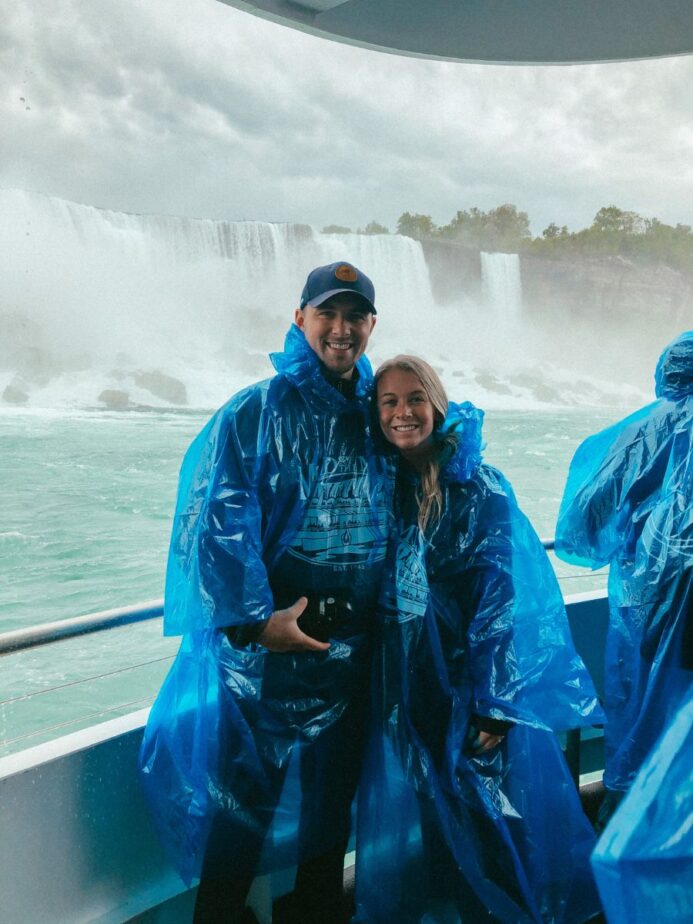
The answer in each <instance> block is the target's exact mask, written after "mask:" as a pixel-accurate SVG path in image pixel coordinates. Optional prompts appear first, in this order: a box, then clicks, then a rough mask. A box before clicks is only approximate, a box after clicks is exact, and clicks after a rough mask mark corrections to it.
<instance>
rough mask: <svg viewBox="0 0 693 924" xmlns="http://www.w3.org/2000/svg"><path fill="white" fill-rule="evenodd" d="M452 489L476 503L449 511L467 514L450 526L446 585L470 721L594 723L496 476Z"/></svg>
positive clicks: (520, 525) (575, 665)
mask: <svg viewBox="0 0 693 924" xmlns="http://www.w3.org/2000/svg"><path fill="white" fill-rule="evenodd" d="M461 490H462V491H463V492H464V493H467V494H468V495H470V496H471V497H475V498H477V500H476V501H472V500H471V497H470V498H468V499H467V501H466V503H463V504H459V503H458V504H457V506H458V507H460V508H461V510H462V511H464V519H465V520H466V518H467V517H468V516H469V513H470V512H471V513H472V514H473V515H472V516H471V517H470V518H469V520H466V522H464V523H463V522H459V521H458V523H457V524H456V529H457V530H458V531H459V532H458V533H457V534H458V540H457V541H458V545H461V547H463V548H464V553H463V554H461V555H460V556H459V557H458V558H457V559H456V570H457V576H456V579H455V582H454V586H455V595H456V598H457V603H458V605H459V607H460V611H461V612H462V614H463V617H464V618H463V619H462V620H461V621H460V623H459V625H460V628H461V630H464V629H465V628H466V638H463V639H462V638H461V639H460V646H461V650H464V647H466V646H468V664H469V669H470V672H471V676H472V680H473V698H474V712H475V713H476V714H478V715H480V716H488V717H490V718H494V719H502V720H506V721H511V722H514V723H522V724H526V725H530V726H533V727H535V728H547V729H553V730H558V729H565V728H572V727H576V726H579V725H588V724H594V723H595V722H599V721H601V720H602V713H601V709H600V707H599V705H598V701H597V697H596V693H595V690H594V686H593V684H592V681H591V679H590V677H589V674H588V673H587V671H586V669H585V666H584V664H583V662H582V659H581V658H580V657H579V655H578V654H577V653H576V651H575V648H574V645H573V641H572V637H571V634H570V628H569V625H568V619H567V615H566V612H565V606H564V604H563V599H562V596H561V592H560V588H559V586H558V582H557V580H556V577H555V575H554V572H553V569H552V568H551V565H550V562H549V560H548V558H547V555H546V552H545V551H544V548H543V547H542V544H541V541H540V539H539V538H538V536H537V534H536V533H535V531H534V529H533V528H532V525H531V523H530V522H529V520H528V519H527V517H526V516H525V515H524V514H523V513H522V511H521V510H520V509H519V507H518V506H517V503H516V501H515V496H514V494H513V491H512V488H511V487H510V485H509V484H508V482H507V481H506V479H505V478H504V477H503V476H502V475H501V474H500V472H497V471H496V470H494V469H492V468H490V467H489V466H482V467H481V468H480V470H479V472H478V473H477V475H476V476H475V479H474V481H473V482H472V483H471V484H470V485H469V486H468V487H467V488H466V489H465V488H461ZM451 497H454V494H452V495H451ZM465 531H466V535H465ZM446 583H448V584H449V582H446ZM438 609H439V612H440V611H441V610H440V608H438Z"/></svg>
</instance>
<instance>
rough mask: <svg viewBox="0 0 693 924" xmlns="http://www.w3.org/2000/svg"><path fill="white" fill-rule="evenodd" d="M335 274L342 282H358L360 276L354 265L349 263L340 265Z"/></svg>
mask: <svg viewBox="0 0 693 924" xmlns="http://www.w3.org/2000/svg"><path fill="white" fill-rule="evenodd" d="M334 274H335V276H336V277H337V279H339V281H340V282H356V280H357V279H358V278H359V277H358V273H357V272H356V270H355V269H354V267H353V266H349V265H348V264H347V263H342V264H341V265H340V266H338V267H337V269H336V270H335V271H334Z"/></svg>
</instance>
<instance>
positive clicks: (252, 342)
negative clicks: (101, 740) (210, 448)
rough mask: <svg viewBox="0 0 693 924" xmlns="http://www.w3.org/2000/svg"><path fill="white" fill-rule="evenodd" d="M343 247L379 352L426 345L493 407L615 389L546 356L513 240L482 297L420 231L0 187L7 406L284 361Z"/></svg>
mask: <svg viewBox="0 0 693 924" xmlns="http://www.w3.org/2000/svg"><path fill="white" fill-rule="evenodd" d="M337 260H349V261H351V262H353V263H355V264H356V265H357V266H360V267H361V268H362V269H363V270H364V271H366V272H367V273H368V274H369V275H370V276H371V277H372V279H373V281H374V283H375V287H376V293H377V294H376V301H377V305H378V324H377V328H376V331H375V333H374V336H373V337H372V339H371V342H370V344H369V355H370V356H371V359H372V360H373V361H374V362H375V363H376V364H377V363H378V362H379V361H381V360H382V359H385V358H386V357H389V356H393V355H394V354H395V353H415V354H417V355H419V356H423V357H425V358H426V359H428V360H429V361H430V362H431V363H432V364H433V365H434V366H436V368H438V369H439V371H440V372H441V373H442V375H443V380H444V381H445V382H446V384H447V385H448V387H449V389H450V394H451V396H452V397H454V398H456V399H458V400H464V399H469V400H472V401H475V402H477V403H479V404H481V406H484V407H487V408H488V407H492V406H497V407H533V406H536V405H545V404H546V403H550V404H560V403H563V402H566V403H569V404H573V403H578V404H579V403H595V402H596V401H599V400H603V397H602V396H603V395H605V394H607V393H610V392H612V387H611V386H610V385H609V384H608V383H606V386H605V385H604V383H600V382H598V381H596V380H595V382H594V387H593V385H592V384H590V383H589V382H583V383H581V384H580V385H579V387H577V388H576V387H575V383H574V378H575V377H574V374H573V372H571V371H569V370H567V369H564V368H562V362H561V367H559V368H556V366H555V364H554V365H553V366H551V367H548V366H547V365H546V364H545V361H544V359H545V355H546V350H542V346H541V344H542V340H541V334H542V332H541V329H540V328H537V327H536V326H535V327H532V324H531V320H530V318H525V317H521V310H522V292H521V282H520V267H519V258H518V256H517V254H503V253H495V254H487V253H482V254H481V269H482V293H483V303H482V304H481V305H479V304H476V303H475V302H474V301H473V300H472V299H470V298H469V297H465V293H463V292H460V293H459V298H458V299H457V300H456V301H453V302H452V303H450V304H446V305H441V304H437V303H435V301H434V298H433V294H432V291H431V283H430V279H429V272H428V267H427V264H426V260H425V258H424V253H423V250H422V247H421V244H420V243H419V242H418V241H414V240H412V239H411V238H408V237H401V236H399V235H395V234H382V235H364V234H321V233H318V232H316V231H314V230H313V229H312V228H311V227H309V226H308V225H301V224H270V223H266V222H256V221H240V222H229V221H215V220H209V219H193V218H177V217H172V216H163V215H129V214H125V213H122V212H114V211H107V210H104V209H97V208H93V207H91V206H87V205H78V204H76V203H73V202H66V201H64V200H61V199H55V198H50V197H47V196H42V195H39V194H35V193H28V192H23V191H20V190H0V407H2V408H10V407H12V406H19V407H24V406H28V407H32V406H33V407H61V408H65V407H90V408H96V407H102V408H103V407H105V406H109V407H114V408H116V407H133V406H138V405H139V406H143V405H144V406H148V405H157V406H160V407H161V406H164V407H166V406H171V405H183V404H186V403H187V405H188V406H189V407H193V408H213V407H217V406H219V405H220V404H222V403H223V402H224V401H225V400H226V399H227V397H228V396H229V395H231V394H233V393H234V392H235V391H237V390H238V389H239V388H240V387H242V386H244V385H247V384H249V383H250V382H252V381H255V380H257V379H260V378H264V377H266V376H268V375H271V374H272V369H271V366H270V364H269V362H268V360H267V353H268V352H269V351H271V350H276V349H279V348H281V345H282V341H283V335H284V332H285V331H286V330H287V328H288V326H289V323H290V322H291V319H292V318H293V312H294V309H295V307H296V305H297V303H298V298H299V294H300V292H301V289H302V287H303V284H304V281H305V277H306V274H307V273H308V272H309V270H311V269H312V268H313V267H315V266H318V265H321V264H324V263H330V262H333V261H337ZM520 321H521V323H520ZM533 357H534V358H533ZM551 358H552V360H553V358H554V351H553V350H552V351H551ZM559 359H561V358H560V357H559ZM547 382H548V383H550V387H547ZM104 395H108V396H109V397H108V399H107V400H106V399H104ZM607 400H610V401H612V400H613V398H611V397H609V398H607ZM626 400H631V399H630V398H627V399H626ZM109 402H110V403H109ZM118 402H120V403H118Z"/></svg>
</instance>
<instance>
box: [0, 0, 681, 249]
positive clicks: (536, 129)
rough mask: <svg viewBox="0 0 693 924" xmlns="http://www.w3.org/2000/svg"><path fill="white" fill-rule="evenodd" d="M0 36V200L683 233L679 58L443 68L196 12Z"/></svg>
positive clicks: (48, 7) (40, 26)
mask: <svg viewBox="0 0 693 924" xmlns="http://www.w3.org/2000/svg"><path fill="white" fill-rule="evenodd" d="M4 7H5V8H4V10H3V12H2V21H1V22H0V78H1V80H0V87H1V89H0V126H1V127H0V132H1V135H0V186H5V187H7V186H10V187H20V188H25V189H32V190H36V191H39V192H44V193H48V194H50V195H55V196H60V197H63V198H67V199H73V200H76V201H79V202H86V203H90V204H93V205H98V206H103V207H107V208H113V209H119V210H124V211H132V212H161V213H167V214H180V215H191V216H199V217H216V218H229V219H241V218H252V219H264V220H281V221H284V220H289V221H303V222H309V223H311V224H313V225H315V226H316V227H318V228H320V227H322V226H323V225H326V224H332V223H337V224H345V225H348V226H350V227H357V226H363V225H365V224H366V223H367V222H368V221H370V220H377V221H379V222H381V223H383V224H385V225H387V226H389V227H390V228H394V226H395V224H396V220H397V217H398V216H399V215H400V214H401V213H402V212H403V211H412V212H423V213H426V214H430V215H432V217H433V219H434V220H435V221H436V222H437V223H439V224H443V223H446V222H447V221H448V220H449V219H450V218H451V217H452V215H454V213H455V212H456V211H457V210H458V209H466V208H470V207H471V206H475V205H476V206H479V207H480V208H482V209H489V208H493V207H494V206H496V205H500V204H502V203H504V202H512V203H515V204H516V205H517V206H518V207H519V208H521V209H524V210H525V211H527V212H528V213H529V216H530V219H531V222H532V230H533V231H534V233H536V234H539V233H540V232H541V230H542V229H543V228H544V227H545V226H546V225H547V224H548V223H549V222H550V221H555V222H557V223H559V224H568V226H569V227H570V228H571V229H578V228H581V227H585V226H586V225H588V224H590V223H591V220H592V218H593V217H594V214H595V212H596V211H597V209H598V208H600V206H602V205H609V204H615V205H618V206H620V207H621V208H624V209H632V210H634V211H636V212H639V213H641V214H643V215H647V216H657V217H659V218H660V219H662V220H663V221H666V222H668V223H673V224H675V223H676V222H683V223H686V224H693V90H692V88H693V57H685V58H672V59H663V60H653V61H644V62H643V61H640V62H632V63H628V64H603V65H589V66H574V67H499V66H486V65H469V64H449V63H441V62H435V61H423V60H418V59H411V58H404V57H398V56H394V55H385V54H380V53H377V52H373V51H366V50H362V49H358V48H353V47H348V46H345V45H339V44H337V43H334V42H329V41H326V40H324V39H319V38H315V37H312V36H307V35H303V34H301V33H299V32H295V31H293V30H290V29H286V28H284V27H282V26H278V25H275V24H272V23H269V22H266V21H264V20H261V19H257V18H255V17H253V16H250V15H248V14H247V13H242V12H239V11H237V10H235V9H232V8H230V7H228V6H226V5H224V4H221V3H217V2H216V0H154V2H152V0H149V2H145V0H86V2H85V0H28V2H24V3H6V4H4Z"/></svg>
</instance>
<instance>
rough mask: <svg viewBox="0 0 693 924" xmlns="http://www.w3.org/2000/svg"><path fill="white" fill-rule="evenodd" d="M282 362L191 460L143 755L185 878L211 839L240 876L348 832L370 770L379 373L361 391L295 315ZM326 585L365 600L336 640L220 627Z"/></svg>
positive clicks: (381, 547)
mask: <svg viewBox="0 0 693 924" xmlns="http://www.w3.org/2000/svg"><path fill="white" fill-rule="evenodd" d="M272 361H273V363H274V366H275V368H276V369H277V373H278V374H277V375H276V376H275V377H274V378H273V379H271V380H268V381H265V382H262V383H260V384H258V385H254V386H252V387H250V388H247V389H245V390H244V391H242V392H240V393H239V394H238V395H236V396H235V397H234V398H232V399H231V401H230V402H229V403H228V404H227V405H226V406H225V407H223V408H222V409H221V410H220V411H219V412H217V414H215V416H214V417H213V418H212V420H211V421H210V422H209V423H208V425H207V426H206V427H205V428H204V430H203V431H202V432H201V433H200V435H199V436H198V437H197V439H196V440H195V441H194V442H193V444H192V445H191V447H190V449H189V450H188V453H187V455H186V457H185V460H184V463H183V467H182V470H181V478H180V491H179V497H178V504H177V508H176V513H175V519H174V525H173V535H172V539H171V548H170V555H169V562H168V569H167V575H166V595H165V614H164V628H165V632H166V633H167V634H176V633H185V635H184V638H183V641H182V645H181V648H180V651H179V653H178V656H177V658H176V660H175V662H174V664H173V665H172V667H171V670H170V672H169V674H168V676H167V678H166V680H165V681H164V684H163V686H162V689H161V691H160V693H159V696H158V698H157V700H156V702H155V703H154V706H153V707H152V711H151V715H150V718H149V722H148V725H147V729H146V732H145V736H144V741H143V745H142V751H141V755H140V760H141V770H142V777H143V781H144V786H145V790H146V794H147V797H148V802H149V804H150V807H151V810H152V812H153V816H154V819H155V822H156V824H157V827H158V829H159V831H160V833H161V836H162V839H163V841H164V844H165V846H166V847H167V848H168V850H169V853H170V855H171V857H172V859H173V861H174V862H175V864H176V865H177V867H178V869H179V870H180V872H181V874H182V876H183V877H184V878H185V879H186V880H187V881H190V879H191V878H193V877H195V876H197V875H199V872H200V868H201V862H202V859H203V856H204V855H205V851H206V856H205V860H204V862H205V871H206V872H207V871H208V870H212V871H213V873H214V874H215V875H233V876H237V877H242V876H247V875H252V874H253V873H254V872H257V871H258V870H260V869H268V868H271V867H273V866H276V865H282V864H291V863H296V862H300V861H302V860H304V859H306V858H308V857H310V856H311V855H315V854H319V853H321V852H323V851H324V850H326V849H330V848H331V847H332V846H334V845H336V844H338V843H340V841H342V840H343V839H344V838H345V837H346V836H347V831H346V829H347V828H348V824H349V809H350V804H351V801H352V797H353V791H354V789H355V785H356V781H357V778H358V773H359V769H360V759H361V752H362V741H363V736H364V711H365V701H366V693H367V690H368V677H369V668H370V657H371V645H370V641H371V637H372V633H373V627H374V624H375V607H376V603H377V597H378V592H379V587H380V580H381V571H382V567H383V565H384V561H385V550H386V546H387V526H388V520H389V517H390V513H389V509H390V498H389V493H390V487H389V484H390V480H389V478H388V475H387V471H386V469H385V467H384V464H383V461H382V459H380V458H379V457H378V456H376V455H375V454H374V453H373V452H372V451H371V440H370V431H369V414H368V393H369V391H370V389H371V387H372V373H371V369H370V365H369V363H368V361H367V360H366V359H365V357H364V358H362V359H361V360H360V361H359V363H358V365H357V370H358V373H359V378H358V383H357V388H356V396H355V398H354V399H353V400H347V398H345V397H344V396H343V395H342V394H341V393H340V392H339V391H338V390H336V389H335V388H333V387H332V386H331V385H330V384H329V383H328V382H327V381H326V379H325V378H324V377H323V374H322V371H321V366H320V364H319V362H318V359H317V357H316V356H315V354H314V353H313V351H312V350H311V349H310V347H309V346H308V344H307V342H306V340H305V337H304V335H303V333H302V332H301V331H299V329H298V328H297V327H295V326H294V327H292V328H291V330H290V331H289V334H288V335H287V339H286V344H285V351H284V353H280V354H274V355H273V356H272ZM322 594H332V595H334V596H335V597H336V598H341V599H342V600H345V601H346V602H348V603H349V605H350V606H351V613H350V614H349V615H347V616H345V617H343V619H342V622H341V624H340V625H339V627H338V629H337V630H336V631H335V634H334V637H333V638H332V639H331V647H330V649H329V651H327V652H317V653H315V652H299V653H281V654H278V653H272V652H269V651H267V650H266V649H264V648H262V647H261V646H259V645H257V644H254V643H250V644H246V645H241V644H237V643H235V642H232V641H230V640H229V638H228V637H227V634H226V633H225V632H223V631H220V630H221V627H227V626H232V627H239V626H248V625H252V624H253V623H257V622H259V621H262V620H265V619H267V618H268V617H269V616H270V615H271V614H272V612H273V611H274V610H277V609H280V608H285V607H287V606H289V605H291V604H293V603H294V602H295V601H296V600H297V599H298V597H300V596H302V595H306V596H308V597H312V596H313V595H316V596H321V595H322ZM232 637H234V636H232ZM268 831H269V833H268V834H267V832H268ZM261 851H262V855H261V853H260V852H261ZM215 855H216V856H215Z"/></svg>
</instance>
